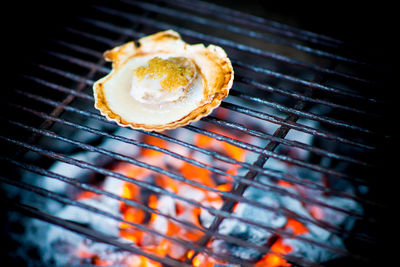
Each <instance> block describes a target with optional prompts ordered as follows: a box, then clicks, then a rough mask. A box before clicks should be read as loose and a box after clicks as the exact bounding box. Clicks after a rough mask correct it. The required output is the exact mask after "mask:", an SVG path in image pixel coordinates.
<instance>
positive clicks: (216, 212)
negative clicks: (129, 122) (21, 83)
mask: <svg viewBox="0 0 400 267" xmlns="http://www.w3.org/2000/svg"><path fill="white" fill-rule="evenodd" d="M1 138H2V139H6V138H3V137H1ZM7 141H10V142H13V143H15V144H17V145H21V146H24V147H25V148H28V149H30V150H32V151H35V152H37V153H40V154H42V155H44V156H48V157H51V158H54V159H56V160H59V161H63V162H66V163H72V162H73V163H72V164H74V165H76V166H81V167H84V168H88V169H92V170H94V171H96V172H99V173H102V174H104V175H108V176H112V177H114V178H117V179H120V180H123V181H125V182H130V183H133V184H135V185H139V184H140V185H139V186H142V187H144V188H147V189H149V190H152V191H154V192H157V193H163V194H166V195H171V196H174V195H173V193H171V192H169V191H166V190H163V189H161V188H159V187H154V186H152V185H149V184H147V183H143V182H140V181H137V180H134V179H132V178H130V177H127V176H124V175H121V174H119V173H116V172H113V171H109V170H106V169H104V168H99V167H98V166H93V165H92V164H89V163H86V162H81V161H79V160H75V159H72V158H68V157H65V156H62V155H60V154H57V153H54V152H47V151H46V150H44V149H41V148H38V147H35V146H32V145H28V144H26V143H24V142H20V141H14V140H7ZM5 160H8V161H10V162H12V163H13V164H18V165H19V166H20V167H22V168H27V169H28V170H31V171H34V172H37V173H39V174H42V175H45V176H47V177H53V178H55V179H58V180H61V181H64V182H68V181H70V182H73V183H74V184H77V185H78V186H81V187H82V188H84V189H85V190H88V191H93V192H95V193H100V194H104V195H106V196H109V197H112V198H115V199H117V200H121V201H123V202H124V203H126V204H128V205H131V206H135V207H139V208H142V209H146V211H148V212H156V211H155V210H153V209H151V208H148V207H146V206H142V204H140V203H137V202H135V201H132V200H130V199H126V198H122V197H120V196H117V195H115V194H112V193H109V192H107V191H104V190H101V189H97V188H95V187H92V186H89V185H87V184H83V183H80V182H78V181H74V180H73V179H70V178H67V177H65V176H62V175H59V174H55V173H52V172H49V171H47V170H44V169H42V168H39V167H36V166H32V165H27V164H24V163H18V162H16V161H14V160H11V159H7V158H6V159H5ZM154 188H156V189H154ZM174 197H175V196H174ZM178 198H180V199H182V200H183V201H187V202H188V203H189V202H193V201H190V200H185V199H184V198H182V197H180V196H178ZM191 204H193V205H195V206H199V207H201V208H204V209H206V210H208V211H209V212H210V213H211V214H213V215H218V216H221V217H227V218H228V217H229V218H235V219H236V220H239V221H241V222H243V223H246V224H249V225H254V226H256V227H259V228H261V229H265V230H267V231H269V232H272V233H275V234H279V235H281V236H285V237H289V238H297V239H298V240H301V241H304V242H308V243H310V244H314V245H317V246H320V247H322V248H326V249H329V250H332V251H334V252H335V253H338V254H340V255H343V256H349V257H354V258H356V259H358V258H362V257H361V256H359V255H355V254H351V255H350V254H349V253H348V252H347V251H346V250H344V249H341V248H337V247H333V246H330V245H327V244H325V243H322V242H318V241H315V240H312V239H309V238H305V237H301V236H298V235H294V234H292V233H289V232H287V231H284V230H280V229H275V228H272V227H270V226H267V225H264V224H259V223H256V222H253V221H249V220H247V219H244V218H240V217H236V216H233V215H232V214H230V213H227V212H224V211H221V210H215V209H212V208H209V207H204V206H202V205H201V204H199V203H196V202H193V203H191ZM157 214H158V215H161V216H164V215H163V214H162V213H159V212H157ZM166 216H168V215H166ZM172 218H173V217H172V216H169V217H168V219H170V220H173V221H177V222H178V223H180V224H184V225H185V226H186V225H192V224H191V223H187V222H184V221H180V220H177V219H172ZM194 227H197V226H194ZM197 228H198V227H197ZM200 229H201V228H198V230H200ZM202 232H204V233H205V234H211V233H212V235H213V236H214V237H216V238H223V239H226V237H227V236H226V235H222V234H219V233H214V232H211V231H209V230H202ZM233 240H234V239H230V240H229V241H230V242H231V241H232V242H234V241H233Z"/></svg>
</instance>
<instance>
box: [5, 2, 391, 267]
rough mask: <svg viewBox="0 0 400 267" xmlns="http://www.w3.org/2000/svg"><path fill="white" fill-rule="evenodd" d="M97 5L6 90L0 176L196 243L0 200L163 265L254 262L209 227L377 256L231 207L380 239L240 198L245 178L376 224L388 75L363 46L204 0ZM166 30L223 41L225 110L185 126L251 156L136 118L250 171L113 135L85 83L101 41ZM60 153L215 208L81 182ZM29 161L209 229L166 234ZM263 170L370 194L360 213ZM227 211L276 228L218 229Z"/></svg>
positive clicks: (328, 190) (336, 192)
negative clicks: (49, 183)
mask: <svg viewBox="0 0 400 267" xmlns="http://www.w3.org/2000/svg"><path fill="white" fill-rule="evenodd" d="M89 10H91V11H92V12H88V13H86V14H85V16H81V17H79V18H75V19H74V20H71V22H70V24H69V26H68V27H67V28H66V29H64V30H63V33H62V37H57V38H54V39H51V40H49V41H48V46H47V47H46V50H45V51H42V52H41V53H40V56H39V57H38V59H37V60H36V61H33V62H30V63H29V66H27V67H26V69H25V70H24V73H22V76H21V80H20V81H19V83H18V84H17V85H16V86H15V88H13V89H14V90H13V91H12V93H11V94H10V95H9V96H8V98H9V101H5V103H3V105H4V106H5V107H6V109H7V110H9V112H7V113H3V115H2V117H1V119H2V121H3V123H5V124H3V125H7V127H5V128H4V129H3V130H2V134H1V138H0V139H1V141H2V144H3V146H4V147H6V148H7V149H6V150H5V151H4V153H3V155H2V156H1V160H2V162H4V164H6V165H5V166H7V167H8V168H7V169H8V170H10V171H7V172H5V173H4V174H2V176H1V178H0V179H1V182H2V183H3V184H5V185H7V186H5V187H4V188H5V189H6V190H10V191H11V189H10V188H13V190H14V189H15V188H19V189H23V190H24V192H25V191H27V192H31V193H35V194H36V195H37V196H38V197H39V196H41V197H44V198H45V199H53V200H56V201H58V202H60V203H63V204H65V205H72V206H77V207H80V208H83V209H85V210H87V212H91V213H96V214H99V215H101V216H104V217H107V218H110V219H112V220H116V221H118V222H123V223H125V224H129V225H131V226H134V227H136V228H138V229H140V230H143V231H146V232H150V233H152V234H154V235H156V236H160V237H162V238H166V239H168V240H170V241H172V242H174V243H176V244H179V245H182V246H184V247H186V248H188V249H191V250H193V251H194V252H193V254H192V255H191V256H190V257H188V258H187V259H186V260H185V261H182V260H176V259H173V258H171V257H160V256H159V255H157V254H154V253H150V252H148V251H145V250H142V249H140V247H137V246H133V245H132V244H127V243H124V242H121V241H120V240H117V239H115V238H113V237H111V236H108V235H105V234H103V233H101V232H99V231H98V230H96V229H90V228H88V227H85V226H82V225H80V224H78V223H76V222H72V221H69V220H65V219H63V218H60V217H57V216H55V214H51V213H48V212H45V211H44V210H42V209H41V208H40V206H38V207H36V206H35V205H33V204H32V203H29V202H26V201H24V200H23V199H20V200H21V201H15V199H14V198H12V197H6V198H5V199H4V201H5V202H6V203H7V206H9V208H12V209H15V210H18V211H20V212H22V213H23V214H26V215H29V216H32V217H34V218H38V219H41V220H44V221H47V222H49V223H52V224H55V225H58V226H61V227H63V228H65V229H69V230H71V231H73V232H76V233H79V234H81V235H84V236H87V237H88V238H89V239H92V240H95V241H99V242H103V243H107V244H110V245H113V246H116V247H118V248H119V249H121V250H125V251H129V252H131V253H134V254H137V255H143V256H145V257H147V258H149V259H152V260H155V261H157V262H160V263H163V264H165V265H166V266H191V265H192V264H193V259H194V258H195V257H196V256H197V255H198V253H204V254H206V255H209V256H212V257H214V258H216V259H220V260H223V261H225V262H229V263H234V264H240V265H241V266H242V265H243V266H252V265H253V264H254V262H249V261H246V260H245V259H241V258H238V257H234V256H232V255H226V254H223V253H219V252H218V251H214V250H212V249H210V247H209V246H208V244H209V242H210V240H215V239H220V240H224V241H226V242H229V243H231V244H235V245H237V246H244V247H250V248H253V249H255V250H257V251H259V252H261V253H264V254H265V253H270V254H276V255H278V256H280V257H282V258H283V259H285V260H286V261H287V262H289V263H290V264H293V265H299V266H310V265H318V263H317V262H314V261H313V260H309V259H307V258H301V257H298V256H291V255H287V254H284V253H280V252H276V251H272V250H271V247H272V245H273V244H274V242H276V240H277V237H287V238H295V239H296V240H298V241H299V242H302V243H306V244H310V245H311V246H315V247H321V248H324V249H326V250H328V251H331V252H332V253H334V254H336V255H340V256H341V257H343V258H348V259H350V260H354V261H360V262H361V263H367V262H369V261H370V260H371V258H370V255H368V253H365V251H364V252H363V251H361V250H360V249H357V248H352V247H351V246H350V248H348V249H345V248H343V247H340V246H335V245H332V244H330V243H325V242H323V241H320V240H316V239H312V238H309V237H303V236H301V235H296V234H294V233H292V232H290V231H287V230H285V229H281V228H275V227H271V226H268V225H267V224H264V223H261V222H260V221H255V220H252V219H248V218H243V217H240V216H237V215H236V214H235V212H234V209H235V207H236V205H237V203H246V204H248V205H250V206H253V207H256V208H259V209H261V210H267V211H270V212H273V213H274V214H279V215H282V216H285V217H287V218H292V219H294V220H296V221H298V222H300V223H303V224H306V225H311V226H316V227H320V228H322V229H324V230H326V231H328V232H329V233H332V234H334V235H337V236H339V237H342V238H344V239H346V240H348V241H347V242H348V243H350V244H353V247H357V246H360V247H362V248H365V247H372V246H373V245H374V244H375V243H376V240H375V236H373V235H372V233H370V231H369V230H368V229H367V230H365V229H363V230H359V229H358V228H355V229H344V228H342V227H340V226H338V225H335V224H333V223H331V222H327V221H324V220H321V219H317V218H312V217H309V216H306V215H304V214H302V213H297V212H296V211H295V210H292V209H284V208H281V207H275V206H273V205H268V204H265V203H262V202H259V201H257V200H254V199H251V198H248V197H246V194H245V191H246V189H248V188H249V187H253V188H257V189H260V190H264V191H267V192H273V193H276V194H280V195H284V196H286V197H288V198H290V199H295V200H298V201H300V202H301V203H306V204H310V205H315V206H317V207H323V208H325V209H327V210H331V211H333V212H337V213H340V214H344V215H346V216H348V217H349V218H352V219H354V220H355V221H356V222H357V224H358V225H363V226H365V225H374V224H376V221H377V218H376V217H375V216H374V214H375V210H377V209H382V208H384V206H383V205H382V204H381V203H379V201H378V200H377V199H376V198H375V197H374V185H375V184H376V182H377V181H376V179H375V177H372V176H371V175H370V173H371V172H375V171H376V170H377V166H376V163H375V162H374V160H373V156H374V155H375V153H376V149H377V147H378V146H379V145H380V142H381V140H382V139H384V137H385V132H384V130H382V129H383V127H381V122H380V121H381V120H382V117H383V116H384V114H383V111H382V106H383V105H384V103H383V101H381V100H379V99H378V97H376V96H374V94H373V93H371V92H374V91H375V90H376V88H379V87H380V85H379V84H378V83H377V82H376V81H375V80H374V79H373V77H371V76H370V73H373V72H377V71H380V70H379V69H378V68H377V67H376V66H373V65H371V64H368V63H366V62H363V60H362V55H360V56H357V55H355V54H356V53H355V52H354V51H355V49H353V48H352V47H351V46H348V45H347V44H346V43H343V42H341V41H339V40H335V39H333V38H330V37H327V36H323V35H319V34H315V33H312V32H308V31H304V30H301V29H298V28H294V27H290V26H287V25H284V24H280V23H277V22H274V21H268V20H265V19H262V18H259V17H255V16H251V15H248V14H246V13H243V12H239V11H235V10H231V9H228V8H225V7H221V6H217V5H214V4H211V3H208V2H202V1H199V0H196V1H191V2H190V4H189V3H188V2H186V1H168V0H162V1H157V4H155V3H153V2H145V1H128V0H121V1H118V2H115V3H109V2H106V3H97V4H94V5H93V6H91V7H90V8H89ZM183 22H184V23H183ZM165 29H174V30H176V31H178V32H179V33H180V34H181V35H182V37H183V39H184V40H187V41H188V42H190V43H198V42H200V43H205V44H208V43H213V44H216V45H220V46H222V47H223V48H224V49H226V51H227V53H228V55H229V56H230V58H231V59H232V63H233V66H234V69H235V83H234V86H233V88H232V90H231V94H230V96H229V97H228V98H227V99H226V100H225V101H224V102H223V103H222V105H221V107H220V108H219V109H218V111H217V112H215V113H213V114H212V115H211V116H208V117H206V118H204V119H202V120H201V121H200V122H199V123H195V124H192V125H189V126H185V127H184V129H181V130H180V131H184V133H185V134H198V135H200V136H204V137H208V138H210V140H218V141H220V142H223V143H226V144H229V145H232V146H234V147H237V148H240V149H242V150H244V151H246V152H247V153H249V154H251V155H253V157H252V158H253V159H254V160H253V161H252V162H249V161H244V160H238V159H235V158H234V157H232V156H229V155H227V154H225V153H223V152H222V151H213V150H210V149H207V148H204V147H201V146H199V145H197V144H195V143H193V142H190V141H186V140H184V139H182V138H180V136H179V135H177V134H176V132H177V130H176V131H168V132H165V133H155V132H153V133H147V132H143V131H134V130H131V131H132V132H136V133H139V134H140V135H141V136H151V137H152V138H155V139H157V140H163V141H165V142H168V143H170V144H174V145H176V146H178V147H179V148H180V149H181V150H182V149H185V150H188V151H191V153H198V154H199V155H204V156H209V157H211V158H213V159H214V160H216V161H221V162H224V163H227V164H231V165H237V166H240V168H241V169H243V170H245V172H244V173H243V174H240V175H239V174H232V173H229V172H227V171H226V170H224V169H223V168H220V167H217V166H211V165H210V164H207V163H204V162H203V161H202V160H199V159H198V158H195V157H188V156H187V155H185V154H183V153H179V152H177V151H175V150H170V149H168V148H163V147H161V146H158V145H155V144H152V143H149V142H145V141H143V139H140V138H139V139H133V138H129V137H125V136H123V135H119V134H118V133H117V132H116V130H117V128H118V127H117V126H115V125H114V124H113V123H111V122H109V121H107V120H106V119H105V118H104V117H102V116H100V115H99V114H98V112H97V111H96V110H94V108H93V103H94V98H93V97H92V93H91V86H92V84H93V82H94V81H95V80H96V79H98V78H100V77H102V76H104V75H105V74H107V73H108V72H109V71H110V70H111V69H110V67H109V65H108V64H106V63H105V62H104V61H103V59H102V52H103V51H105V50H107V49H109V48H111V47H113V46H116V45H119V44H122V43H124V42H126V41H128V40H131V39H137V38H140V37H142V36H145V35H147V34H151V33H154V32H157V31H160V30H165ZM347 51H350V52H347ZM349 55H350V56H349ZM3 102H4V101H3ZM223 112H230V113H231V114H236V115H237V116H236V117H237V118H240V120H233V119H231V118H230V117H228V118H227V117H225V116H224V115H223V114H222V113H223ZM232 118H235V117H234V116H232ZM247 120H251V121H256V122H257V123H256V124H254V125H263V124H265V123H268V125H271V126H273V127H272V128H273V131H269V132H268V131H266V130H265V129H263V128H259V127H254V128H251V127H248V125H247V124H246V121H247ZM213 129H222V130H223V132H224V133H229V132H232V133H234V136H237V138H233V137H231V136H230V135H226V134H224V133H221V131H215V130H213ZM290 132H295V133H300V134H303V135H305V136H308V137H309V138H310V139H311V140H313V141H312V143H307V142H304V141H302V140H297V139H296V138H289V139H288V138H287V137H288V134H289V133H290ZM76 133H80V134H82V133H84V134H86V135H88V136H89V137H90V138H87V139H84V138H83V137H82V136H80V135H77V134H76ZM249 138H252V139H249ZM104 140H114V141H116V142H118V143H124V144H126V145H131V146H134V147H137V148H141V149H150V150H152V151H157V152H160V153H163V154H165V155H168V157H171V158H175V159H176V160H178V161H181V162H185V163H187V164H189V165H191V166H195V167H199V168H202V169H206V170H208V171H209V172H210V173H212V174H216V175H221V176H225V177H229V178H230V179H232V181H233V182H234V186H233V188H232V189H231V190H230V191H221V190H220V189H218V188H215V187H213V186H210V185H206V184H203V183H200V182H197V181H195V180H191V179H188V178H187V177H185V176H183V175H182V174H180V173H177V172H175V171H173V170H169V169H164V168H160V167H158V166H155V165H154V164H152V163H149V162H145V161H141V160H139V159H137V158H134V157H130V156H127V155H124V154H123V153H119V152H118V151H113V150H112V149H109V148H102V147H101V146H98V143H99V142H100V141H104ZM247 140H252V141H247ZM255 140H257V142H256V141H255ZM60 144H63V146H61V145H60ZM259 144H263V145H262V146H261V145H259ZM285 148H295V149H298V150H299V151H303V152H304V153H307V155H309V156H307V157H306V158H301V157H297V156H294V155H291V154H287V153H285ZM80 151H87V152H92V153H94V154H96V155H102V156H104V157H106V158H107V159H109V161H112V162H126V163H130V164H133V165H136V166H139V167H141V168H144V169H146V170H149V171H151V172H154V173H156V174H161V175H165V176H167V177H169V178H171V179H173V180H176V181H181V182H183V183H185V184H188V185H192V186H194V187H196V188H200V189H202V190H205V191H209V192H215V193H216V194H218V195H219V196H220V197H221V198H222V199H223V204H222V206H221V207H220V208H219V209H217V208H213V207H210V206H207V205H204V204H203V203H201V202H197V201H195V200H193V199H191V198H189V197H185V196H182V195H179V194H177V193H176V192H173V191H169V190H166V189H164V188H162V187H160V186H157V185H154V184H151V183H147V182H144V181H141V180H136V179H132V178H131V177H129V176H127V175H124V174H121V173H119V172H117V171H115V170H113V169H112V168H108V167H106V166H104V165H102V164H100V163H96V162H89V161H86V160H81V159H77V158H75V157H72V156H71V155H72V154H73V153H76V152H80ZM272 160H274V161H277V162H279V163H282V164H284V165H285V166H296V168H300V169H302V170H306V171H307V172H309V173H318V174H322V175H323V176H325V177H328V178H327V181H332V180H334V181H339V182H338V183H341V181H343V182H344V183H346V184H347V183H349V184H351V185H352V186H354V187H355V188H356V190H355V191H354V192H353V193H349V192H346V191H344V190H342V188H341V187H340V186H332V185H331V184H321V183H319V182H315V181H313V180H306V179H302V178H300V177H298V176H296V175H294V174H292V173H290V172H282V171H278V170H275V169H273V168H270V167H269V166H268V165H267V164H266V163H268V162H270V161H272ZM54 162H63V163H65V164H68V165H71V166H74V167H79V168H82V169H86V170H90V171H92V172H93V173H95V174H97V175H102V176H107V177H112V178H114V179H119V180H122V181H125V182H127V183H131V184H134V185H137V186H139V187H140V188H143V189H146V190H148V191H150V192H153V193H155V194H160V195H165V196H169V197H171V198H173V199H179V200H180V201H182V202H184V203H186V204H188V205H193V206H196V207H199V208H201V209H202V210H206V211H208V212H209V213H210V214H212V215H214V216H215V217H214V219H213V220H212V222H211V223H210V225H209V226H208V227H206V228H204V227H200V226H198V225H196V224H193V223H190V222H187V221H184V220H181V219H179V218H176V217H174V216H171V215H169V214H166V213H163V212H160V211H159V210H157V209H155V208H151V207H148V206H147V205H143V203H140V202H138V201H135V200H133V199H129V198H126V197H122V196H120V195H117V194H114V193H111V192H108V191H106V190H103V189H102V188H99V187H97V186H95V185H93V184H90V183H85V182H81V181H79V180H77V179H74V177H70V176H69V175H68V173H65V174H60V173H56V172H53V171H51V170H50V169H49V167H50V166H51V165H52V164H54ZM22 170H24V171H25V172H30V173H35V174H38V175H40V176H42V177H43V178H42V179H55V180H59V181H62V182H64V183H67V184H70V185H72V186H73V187H76V188H78V189H80V190H82V191H90V192H93V193H96V194H100V195H105V196H107V197H109V198H111V199H115V200H118V201H121V202H123V203H125V204H126V205H129V206H132V207H136V208H138V209H142V210H144V211H145V212H147V213H149V214H155V215H158V216H161V217H163V218H166V219H167V220H170V221H173V222H175V223H178V224H179V225H180V226H181V227H183V228H189V229H195V230H197V231H200V232H201V233H202V234H201V237H200V238H199V239H198V240H197V242H188V241H186V240H183V239H180V238H176V237H174V236H170V235H166V234H165V233H162V232H161V231H158V230H157V229H153V228H150V227H147V226H146V225H142V224H140V223H135V222H132V221H129V220H126V219H124V218H122V217H120V216H116V215H115V214H113V213H111V212H107V211H104V210H102V209H101V208H98V207H94V206H91V205H88V204H86V203H84V202H81V201H79V200H75V199H71V198H68V197H66V196H63V195H60V194H58V193H57V192H52V191H51V190H48V189H46V188H42V187H40V186H38V185H37V184H35V183H34V182H33V181H32V182H29V181H27V180H26V179H22V178H21V173H25V172H23V171H22ZM260 176H265V177H270V178H271V179H273V180H274V181H282V182H287V183H290V184H292V185H296V186H301V187H304V188H307V189H309V190H315V192H320V193H321V194H325V195H331V196H335V197H339V198H341V199H348V200H351V201H354V202H355V203H358V204H360V205H362V207H363V210H364V212H360V211H359V210H358V211H355V210H352V209H347V208H346V207H340V206H337V205H335V204H334V203H325V202H323V201H320V200H319V199H317V198H313V197H312V195H301V194H298V193H295V192H293V191H291V190H287V189H285V187H283V186H279V184H271V183H265V182H264V181H263V180H260V179H258V177H260ZM363 192H364V193H363ZM6 195H7V194H6ZM39 198H40V197H39ZM232 218H234V219H236V220H237V221H240V222H242V223H243V224H246V225H250V226H254V227H258V228H260V229H263V230H265V231H268V232H269V233H272V237H270V238H269V241H268V242H267V244H266V245H260V244H255V243H253V242H250V241H247V240H245V239H243V238H240V237H236V236H232V235H227V234H223V233H220V232H219V231H218V229H219V227H220V225H221V224H222V222H223V221H224V220H226V219H232ZM354 244H355V245H354Z"/></svg>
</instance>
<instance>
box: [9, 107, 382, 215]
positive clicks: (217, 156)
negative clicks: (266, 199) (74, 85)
mask: <svg viewBox="0 0 400 267" xmlns="http://www.w3.org/2000/svg"><path fill="white" fill-rule="evenodd" d="M9 105H10V106H12V107H15V108H17V109H20V110H23V111H26V112H29V113H30V114H34V115H35V116H38V117H41V118H44V119H48V120H54V121H56V122H57V123H61V124H63V125H67V126H71V127H74V128H76V129H79V130H84V131H87V132H90V133H94V134H96V135H100V136H104V137H107V138H110V139H114V140H118V141H121V142H124V143H127V144H133V145H136V146H140V147H142V148H147V149H152V150H154V151H159V152H162V153H164V154H167V155H170V156H173V157H175V158H177V159H180V160H183V161H186V162H188V163H191V164H192V165H195V166H198V167H202V168H206V169H208V170H210V171H212V172H215V173H218V174H221V175H224V176H229V177H232V178H233V179H235V180H239V181H240V182H241V183H245V184H247V185H251V186H254V187H256V188H260V189H266V188H268V189H269V190H271V191H274V192H280V193H283V194H288V195H291V196H292V197H293V198H298V199H299V200H301V201H305V202H310V203H314V204H316V203H319V202H318V201H316V200H313V199H309V198H304V197H301V196H298V195H295V194H291V193H289V192H287V191H285V190H282V189H280V188H277V187H274V186H271V185H269V184H264V183H262V182H259V181H252V180H247V179H245V178H244V177H239V176H235V175H231V174H229V173H226V172H224V171H221V170H220V169H217V168H214V167H210V166H208V165H205V164H203V163H201V162H199V161H196V160H193V159H190V158H187V157H183V156H181V155H179V154H177V153H174V152H171V151H169V150H166V149H163V148H160V147H158V146H155V145H151V144H146V143H142V142H137V141H134V140H132V139H128V138H125V137H123V136H118V135H113V134H108V133H105V132H104V131H100V130H97V129H94V128H90V127H86V126H82V125H79V124H76V123H73V122H70V121H67V120H63V119H60V118H57V117H53V116H49V115H47V114H45V113H43V112H37V111H35V110H32V109H29V108H26V107H22V106H19V105H15V104H12V105H11V104H9ZM105 122H108V121H105ZM151 135H152V136H154V137H157V138H161V139H164V140H167V141H168V142H173V143H176V144H179V145H182V146H185V147H188V148H190V149H193V150H196V151H199V152H202V153H204V154H209V155H210V151H208V150H205V149H201V148H199V147H196V146H193V145H190V144H188V143H184V142H182V141H179V140H177V139H173V138H171V137H168V136H166V135H162V134H156V133H152V134H151ZM271 141H274V140H273V139H271ZM275 142H278V141H275ZM211 153H215V154H213V155H212V156H213V157H214V158H215V159H219V160H222V161H225V162H228V163H232V164H238V165H240V166H242V167H245V168H247V169H249V170H252V171H255V172H259V173H261V174H265V175H267V176H270V177H273V178H277V179H280V180H283V181H288V182H290V183H294V184H298V185H302V186H304V187H306V188H311V189H316V190H320V191H323V192H325V193H328V194H334V195H340V196H342V197H343V198H349V199H353V200H356V201H358V202H360V203H364V204H368V205H373V206H377V205H379V204H377V203H374V202H370V201H367V200H366V199H364V198H358V197H356V196H354V195H349V194H346V193H343V192H342V191H337V190H334V189H329V188H326V187H324V186H321V185H319V184H317V183H314V182H312V181H309V182H304V181H301V180H299V179H296V178H295V177H290V178H288V177H287V176H286V175H282V174H280V173H273V172H272V171H271V170H268V169H265V168H260V167H258V168H257V167H255V166H253V165H250V164H247V163H245V162H240V161H237V160H234V159H232V158H229V157H226V156H224V155H223V154H220V153H216V152H211ZM319 205H321V206H325V207H328V208H332V209H336V207H334V206H331V205H327V204H324V203H320V204H319ZM338 211H341V212H345V213H349V212H348V211H346V210H340V209H339V210H338ZM350 214H351V213H349V215H350ZM356 216H359V215H356Z"/></svg>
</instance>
